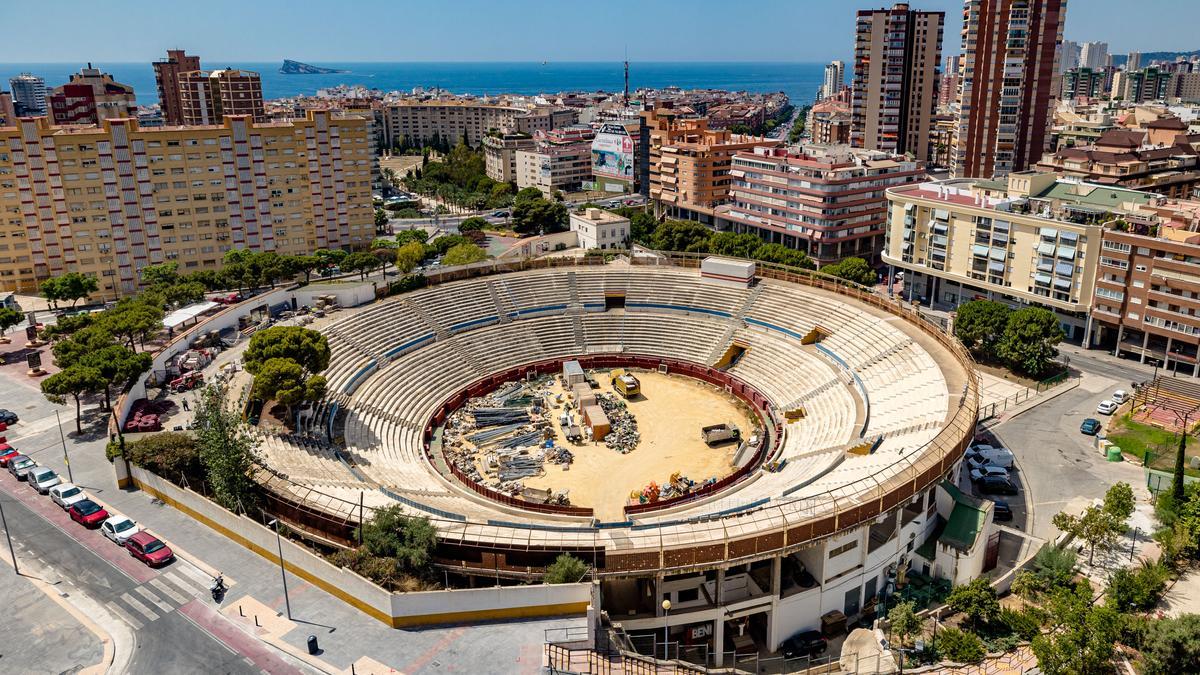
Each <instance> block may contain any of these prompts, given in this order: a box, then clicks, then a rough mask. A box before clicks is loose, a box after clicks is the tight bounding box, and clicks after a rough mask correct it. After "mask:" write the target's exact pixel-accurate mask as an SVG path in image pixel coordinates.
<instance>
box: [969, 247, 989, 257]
mask: <svg viewBox="0 0 1200 675" xmlns="http://www.w3.org/2000/svg"><path fill="white" fill-rule="evenodd" d="M971 253H973V254H975V255H977V256H980V257H985V256H987V254H988V247H986V246H984V245H983V244H975V245H974V246H972V247H971Z"/></svg>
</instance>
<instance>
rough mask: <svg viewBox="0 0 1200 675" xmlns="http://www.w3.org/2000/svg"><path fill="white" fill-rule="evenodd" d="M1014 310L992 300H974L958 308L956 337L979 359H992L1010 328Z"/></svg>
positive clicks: (955, 319) (955, 323)
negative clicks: (1005, 332)
mask: <svg viewBox="0 0 1200 675" xmlns="http://www.w3.org/2000/svg"><path fill="white" fill-rule="evenodd" d="M1011 315H1012V308H1011V307H1009V306H1008V305H1006V304H1004V303H1002V302H995V301H992V300H972V301H970V302H964V303H963V304H961V305H959V306H958V311H957V313H956V315H955V318H954V335H955V336H956V337H958V339H959V340H960V341H962V343H963V346H965V347H966V348H967V349H969V350H971V353H973V354H975V355H976V356H977V357H980V356H982V357H984V358H991V357H992V355H994V354H995V353H996V345H998V344H1000V340H1001V339H1002V338H1003V337H1004V331H1005V330H1006V329H1007V328H1008V318H1009V316H1011Z"/></svg>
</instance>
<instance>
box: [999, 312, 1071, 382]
mask: <svg viewBox="0 0 1200 675" xmlns="http://www.w3.org/2000/svg"><path fill="white" fill-rule="evenodd" d="M1063 337H1065V336H1064V335H1063V330H1062V326H1060V325H1059V323H1058V317H1056V316H1055V315H1054V312H1051V311H1050V310H1048V309H1046V308H1045V307H1023V308H1021V309H1018V310H1017V311H1015V312H1013V313H1012V315H1011V316H1009V318H1008V325H1007V326H1006V327H1005V330H1004V337H1003V338H1002V339H1001V340H1000V342H999V344H997V345H996V353H997V356H999V357H1000V358H1001V359H1003V360H1004V361H1006V362H1007V363H1008V365H1009V367H1010V368H1012V369H1013V370H1015V371H1017V372H1021V373H1025V374H1027V375H1030V376H1032V377H1039V376H1041V375H1043V374H1045V373H1046V372H1047V371H1048V370H1049V369H1050V365H1051V363H1053V361H1054V358H1055V357H1056V356H1058V349H1057V348H1055V345H1057V344H1058V343H1059V342H1062V340H1063Z"/></svg>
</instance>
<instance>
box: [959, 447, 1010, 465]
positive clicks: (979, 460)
mask: <svg viewBox="0 0 1200 675" xmlns="http://www.w3.org/2000/svg"><path fill="white" fill-rule="evenodd" d="M1016 459H1017V458H1016V457H1015V456H1014V455H1013V453H1012V450H1009V449H1008V448H989V449H988V450H986V451H984V452H978V453H969V454H968V455H967V462H968V463H969V464H971V467H972V468H975V467H978V466H982V465H985V464H995V465H996V466H1002V467H1004V468H1005V469H1011V468H1012V467H1013V464H1014V463H1015V462H1016Z"/></svg>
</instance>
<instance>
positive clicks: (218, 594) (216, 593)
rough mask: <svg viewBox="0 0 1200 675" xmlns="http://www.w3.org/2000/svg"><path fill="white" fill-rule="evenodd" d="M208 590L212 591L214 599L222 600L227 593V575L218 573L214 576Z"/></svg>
mask: <svg viewBox="0 0 1200 675" xmlns="http://www.w3.org/2000/svg"><path fill="white" fill-rule="evenodd" d="M208 590H209V591H210V592H211V593H212V597H213V600H215V601H216V602H220V601H221V598H222V597H223V596H224V595H225V576H224V575H223V574H218V575H217V576H215V577H213V580H212V583H211V584H209V586H208Z"/></svg>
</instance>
